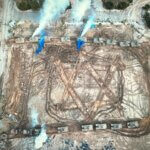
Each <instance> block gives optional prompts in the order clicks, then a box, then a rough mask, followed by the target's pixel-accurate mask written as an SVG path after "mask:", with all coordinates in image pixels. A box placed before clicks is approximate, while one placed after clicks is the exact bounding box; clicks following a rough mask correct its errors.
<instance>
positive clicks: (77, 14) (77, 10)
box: [71, 0, 91, 22]
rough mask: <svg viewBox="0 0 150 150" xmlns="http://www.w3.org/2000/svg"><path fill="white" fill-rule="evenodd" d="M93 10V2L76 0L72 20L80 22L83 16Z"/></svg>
mask: <svg viewBox="0 0 150 150" xmlns="http://www.w3.org/2000/svg"><path fill="white" fill-rule="evenodd" d="M90 8H91V0H75V2H74V4H73V7H72V14H71V18H72V19H73V20H74V21H75V22H80V21H81V20H82V19H83V16H84V15H85V13H86V12H87V10H89V9H90Z"/></svg>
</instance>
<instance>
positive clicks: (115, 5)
mask: <svg viewBox="0 0 150 150" xmlns="http://www.w3.org/2000/svg"><path fill="white" fill-rule="evenodd" d="M132 1H133V0H124V1H121V0H120V1H114V0H103V6H104V8H106V9H109V10H111V9H118V10H124V9H126V8H127V7H128V6H129V5H130V3H132Z"/></svg>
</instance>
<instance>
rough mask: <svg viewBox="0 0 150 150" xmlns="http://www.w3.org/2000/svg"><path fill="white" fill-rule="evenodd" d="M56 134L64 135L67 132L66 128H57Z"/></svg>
mask: <svg viewBox="0 0 150 150" xmlns="http://www.w3.org/2000/svg"><path fill="white" fill-rule="evenodd" d="M57 131H58V133H65V132H68V127H67V126H66V127H58V128H57Z"/></svg>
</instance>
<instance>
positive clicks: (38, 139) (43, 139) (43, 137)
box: [35, 124, 48, 149]
mask: <svg viewBox="0 0 150 150" xmlns="http://www.w3.org/2000/svg"><path fill="white" fill-rule="evenodd" d="M47 139H48V136H47V134H46V127H45V125H44V124H43V125H42V129H41V133H40V134H39V136H37V137H36V138H35V149H39V148H41V147H42V146H43V143H45V142H46V141H47Z"/></svg>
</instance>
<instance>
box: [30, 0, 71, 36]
mask: <svg viewBox="0 0 150 150" xmlns="http://www.w3.org/2000/svg"><path fill="white" fill-rule="evenodd" d="M69 4H70V3H69V0H45V2H44V4H43V9H41V19H40V24H39V27H38V28H37V29H36V30H35V32H34V34H33V37H34V36H36V35H38V34H40V33H41V31H42V30H43V29H44V28H45V27H46V25H47V24H48V23H52V22H53V21H55V20H56V19H58V18H59V17H60V15H61V13H63V12H64V11H65V10H66V8H67V7H68V6H69Z"/></svg>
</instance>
